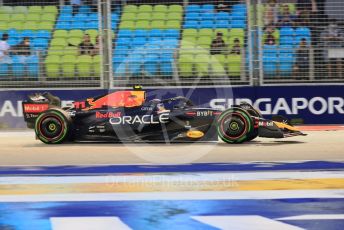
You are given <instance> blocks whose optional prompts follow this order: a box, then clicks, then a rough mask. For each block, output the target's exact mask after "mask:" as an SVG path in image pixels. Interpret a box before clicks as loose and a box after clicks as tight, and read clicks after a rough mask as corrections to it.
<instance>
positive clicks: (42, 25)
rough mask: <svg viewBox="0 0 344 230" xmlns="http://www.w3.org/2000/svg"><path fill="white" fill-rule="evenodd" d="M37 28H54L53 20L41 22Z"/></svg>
mask: <svg viewBox="0 0 344 230" xmlns="http://www.w3.org/2000/svg"><path fill="white" fill-rule="evenodd" d="M37 29H39V30H49V31H51V30H53V29H54V23H53V22H49V21H47V22H44V21H43V22H40V23H39V24H37Z"/></svg>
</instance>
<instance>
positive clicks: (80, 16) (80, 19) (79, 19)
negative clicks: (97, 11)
mask: <svg viewBox="0 0 344 230" xmlns="http://www.w3.org/2000/svg"><path fill="white" fill-rule="evenodd" d="M86 20H88V15H87V14H76V15H75V16H74V17H73V21H77V22H85V21H86Z"/></svg>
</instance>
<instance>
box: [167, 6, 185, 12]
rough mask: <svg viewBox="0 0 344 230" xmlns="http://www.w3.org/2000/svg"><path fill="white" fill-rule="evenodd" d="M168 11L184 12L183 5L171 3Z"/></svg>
mask: <svg viewBox="0 0 344 230" xmlns="http://www.w3.org/2000/svg"><path fill="white" fill-rule="evenodd" d="M168 12H177V13H182V12H183V6H181V5H170V7H169V8H168Z"/></svg>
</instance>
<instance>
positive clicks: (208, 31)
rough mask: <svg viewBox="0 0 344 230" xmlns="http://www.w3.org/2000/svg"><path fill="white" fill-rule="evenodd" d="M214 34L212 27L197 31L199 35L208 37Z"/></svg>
mask: <svg viewBox="0 0 344 230" xmlns="http://www.w3.org/2000/svg"><path fill="white" fill-rule="evenodd" d="M213 35H214V31H213V30H212V29H200V30H199V31H198V36H199V37H203V36H204V37H210V38H212V37H213Z"/></svg>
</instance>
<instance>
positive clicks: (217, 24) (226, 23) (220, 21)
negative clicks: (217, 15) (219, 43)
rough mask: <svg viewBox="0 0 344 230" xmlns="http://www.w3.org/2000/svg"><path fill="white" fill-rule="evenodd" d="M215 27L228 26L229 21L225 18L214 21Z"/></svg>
mask: <svg viewBox="0 0 344 230" xmlns="http://www.w3.org/2000/svg"><path fill="white" fill-rule="evenodd" d="M215 23H216V24H215V26H216V28H230V24H229V21H227V20H219V21H216V22H215Z"/></svg>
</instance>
